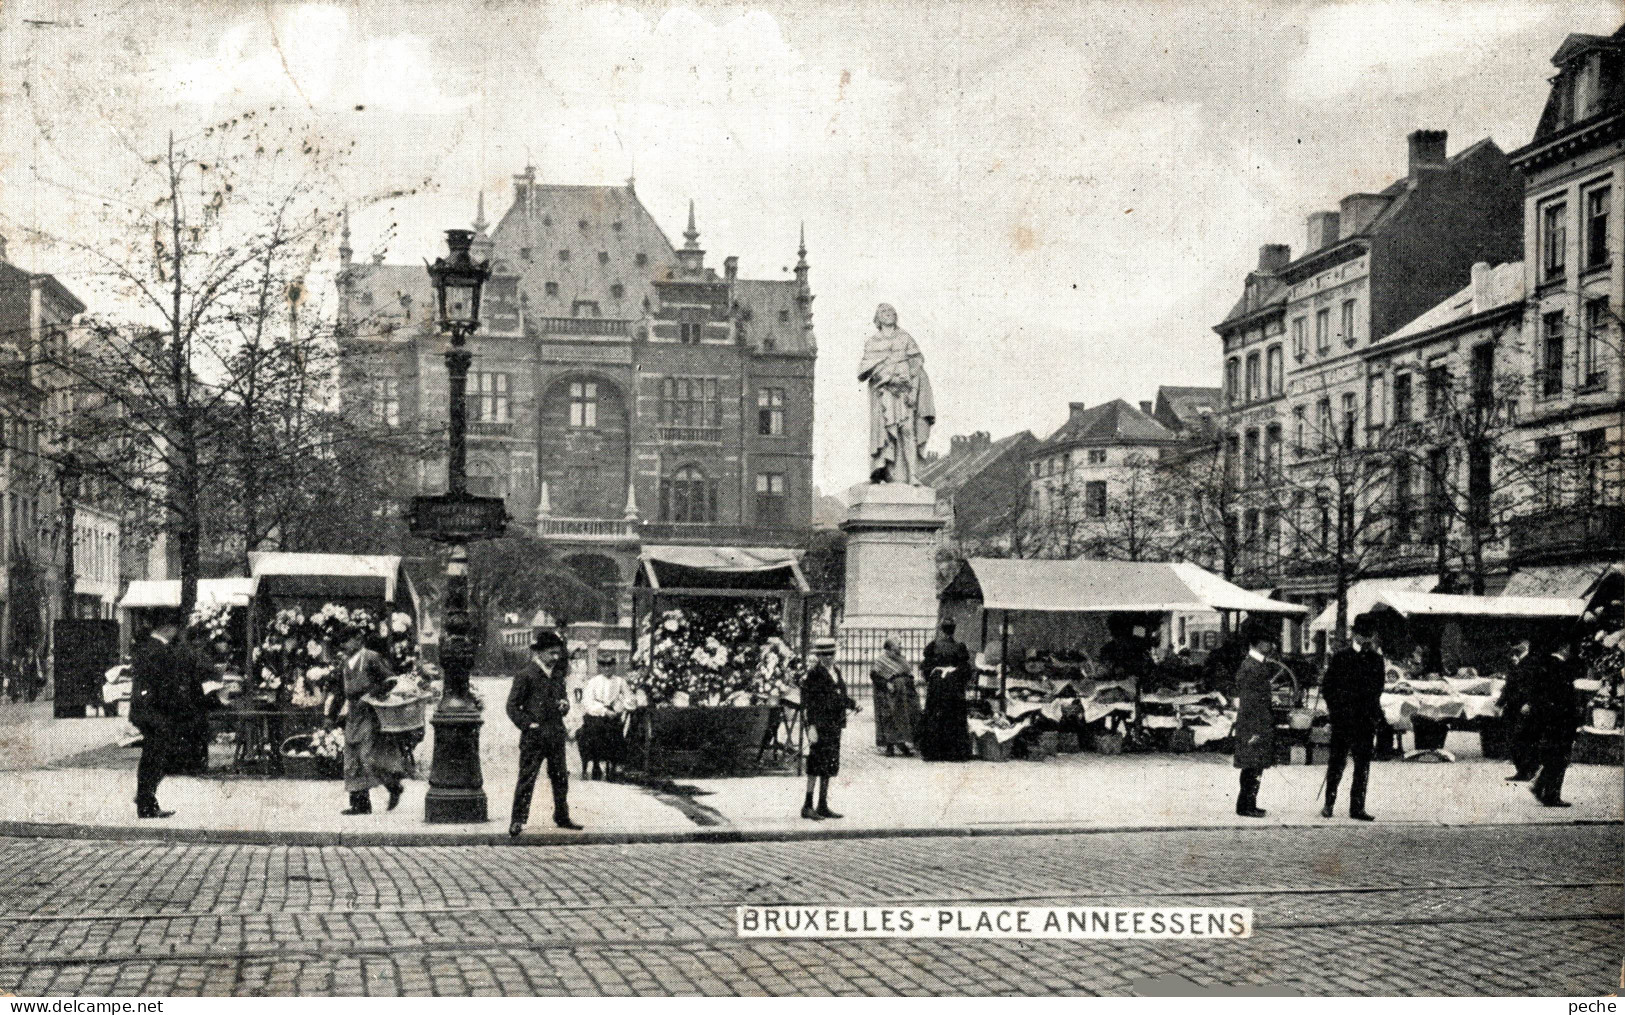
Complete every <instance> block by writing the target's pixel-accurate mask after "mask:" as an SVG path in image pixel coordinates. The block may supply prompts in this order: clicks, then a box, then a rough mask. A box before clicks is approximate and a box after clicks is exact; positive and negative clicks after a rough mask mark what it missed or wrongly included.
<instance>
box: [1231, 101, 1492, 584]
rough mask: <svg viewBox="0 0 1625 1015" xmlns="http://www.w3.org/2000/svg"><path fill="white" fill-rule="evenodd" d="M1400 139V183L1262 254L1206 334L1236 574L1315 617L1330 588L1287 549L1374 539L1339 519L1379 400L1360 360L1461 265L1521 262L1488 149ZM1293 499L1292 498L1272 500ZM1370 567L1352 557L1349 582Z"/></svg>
mask: <svg viewBox="0 0 1625 1015" xmlns="http://www.w3.org/2000/svg"><path fill="white" fill-rule="evenodd" d="M1407 140H1408V153H1409V160H1408V167H1407V173H1406V175H1405V176H1404V177H1403V178H1401V179H1399V180H1397V181H1396V182H1395V183H1393V184H1392V185H1390V186H1389V187H1387V188H1385V189H1383V190H1382V191H1380V192H1377V193H1360V194H1350V195H1348V196H1346V197H1344V198H1343V199H1342V201H1341V202H1340V203H1339V206H1338V209H1337V210H1336V211H1318V212H1315V213H1313V214H1311V215H1309V216H1308V219H1307V222H1306V227H1307V228H1306V232H1307V241H1308V245H1307V249H1306V251H1305V252H1304V253H1302V254H1300V255H1299V256H1298V257H1296V258H1293V257H1292V255H1291V249H1290V248H1289V247H1288V246H1286V245H1280V244H1269V245H1266V246H1264V247H1263V248H1262V249H1261V252H1260V256H1259V261H1258V266H1257V268H1256V269H1255V270H1253V271H1252V272H1250V273H1249V274H1248V276H1247V279H1246V281H1245V284H1244V291H1243V295H1242V298H1241V299H1240V300H1239V301H1238V302H1237V303H1236V305H1235V306H1234V307H1233V308H1232V310H1231V311H1230V313H1229V314H1228V315H1227V316H1226V318H1225V319H1224V320H1223V321H1222V322H1220V323H1219V324H1218V325H1217V326H1216V327H1215V329H1214V330H1215V331H1216V332H1217V333H1218V334H1219V335H1220V337H1221V340H1222V343H1223V350H1224V365H1223V379H1224V389H1223V390H1224V395H1223V402H1224V412H1223V417H1222V422H1221V428H1222V431H1223V437H1222V441H1223V450H1224V456H1225V466H1224V484H1223V486H1224V489H1223V491H1222V493H1221V495H1220V496H1221V499H1222V500H1224V501H1225V503H1226V512H1227V518H1226V522H1225V524H1226V527H1227V530H1228V532H1229V533H1230V535H1229V536H1228V538H1227V542H1230V543H1232V544H1233V545H1234V547H1235V556H1236V557H1237V559H1238V562H1239V563H1238V566H1237V567H1236V568H1235V573H1236V577H1237V579H1238V580H1239V581H1240V582H1241V583H1242V584H1243V585H1246V586H1248V587H1252V588H1263V587H1272V588H1280V589H1281V590H1282V593H1283V595H1284V596H1285V597H1286V598H1288V599H1290V600H1292V601H1296V602H1303V603H1307V604H1309V605H1310V606H1311V607H1312V608H1313V609H1314V610H1319V609H1321V608H1323V607H1324V606H1325V604H1326V602H1327V601H1328V599H1329V598H1331V597H1333V596H1334V595H1335V587H1336V585H1337V579H1336V578H1335V577H1333V576H1330V575H1328V574H1327V573H1326V572H1325V568H1324V567H1321V566H1318V564H1317V563H1316V561H1315V560H1314V557H1315V555H1313V554H1311V555H1308V556H1307V557H1306V555H1305V554H1303V553H1301V552H1300V551H1301V549H1302V546H1303V543H1304V540H1305V539H1309V540H1314V539H1316V538H1318V539H1320V541H1321V543H1322V545H1321V547H1320V549H1321V550H1322V551H1323V552H1322V554H1321V556H1325V554H1326V552H1335V551H1326V550H1325V548H1326V546H1329V545H1331V544H1334V543H1336V542H1338V541H1339V540H1340V539H1343V538H1345V537H1347V539H1348V541H1349V542H1350V543H1353V542H1357V541H1358V540H1359V538H1361V532H1360V531H1358V530H1364V529H1369V528H1374V527H1375V526H1371V525H1362V524H1360V523H1359V522H1358V521H1357V520H1354V519H1351V517H1350V513H1351V512H1353V511H1355V508H1354V507H1353V505H1354V503H1355V502H1361V503H1364V502H1369V501H1372V499H1373V498H1374V497H1375V496H1376V495H1375V494H1374V492H1373V490H1374V488H1375V485H1376V484H1374V483H1372V482H1368V481H1367V479H1366V478H1365V476H1366V473H1367V466H1366V464H1365V463H1364V462H1363V461H1356V459H1358V458H1360V457H1361V454H1362V451H1361V450H1360V449H1363V448H1365V447H1366V446H1367V441H1368V438H1369V436H1370V432H1372V431H1373V428H1372V427H1369V426H1368V424H1369V423H1371V422H1373V420H1372V419H1371V417H1369V416H1368V414H1367V406H1368V404H1373V399H1375V400H1376V401H1377V402H1381V401H1382V400H1383V398H1384V394H1385V389H1384V385H1385V384H1386V381H1385V380H1384V379H1383V378H1381V377H1380V376H1377V375H1373V374H1372V373H1371V368H1370V366H1369V363H1368V353H1369V352H1370V350H1372V349H1373V348H1375V347H1377V346H1379V345H1380V344H1381V343H1382V342H1383V341H1384V340H1385V339H1386V338H1387V337H1388V336H1389V335H1391V334H1392V333H1393V332H1395V331H1396V330H1397V329H1399V328H1400V327H1401V326H1403V325H1405V324H1406V323H1408V322H1409V321H1411V320H1413V319H1415V318H1416V317H1418V316H1419V315H1421V314H1422V313H1423V312H1425V311H1427V310H1429V309H1430V308H1432V307H1434V306H1435V305H1437V304H1438V303H1439V302H1441V301H1442V300H1444V299H1445V298H1447V297H1449V296H1451V295H1452V294H1454V293H1456V292H1457V291H1458V290H1460V289H1461V288H1462V287H1463V286H1464V285H1466V284H1467V282H1468V281H1469V276H1470V275H1471V272H1472V267H1473V265H1474V264H1475V263H1478V262H1487V263H1490V264H1496V263H1502V262H1507V261H1514V260H1516V259H1517V258H1518V257H1519V256H1520V255H1521V251H1522V219H1523V215H1522V212H1521V187H1520V183H1519V179H1518V176H1517V174H1516V172H1515V171H1514V170H1513V169H1512V168H1511V166H1510V164H1509V162H1508V160H1507V157H1506V155H1505V154H1504V153H1503V152H1501V150H1500V149H1499V148H1497V147H1496V146H1495V144H1494V143H1493V142H1492V141H1490V140H1488V139H1484V140H1481V141H1479V142H1477V143H1475V144H1473V145H1471V146H1469V147H1467V148H1466V149H1464V150H1462V151H1461V152H1458V153H1457V154H1456V155H1454V156H1449V155H1447V152H1446V135H1445V133H1444V132H1443V131H1427V130H1419V131H1415V132H1413V133H1412V134H1410V135H1409V137H1408V139H1407ZM1394 397H1395V398H1400V397H1401V393H1399V392H1395V393H1394ZM1340 470H1347V471H1348V472H1349V473H1350V476H1349V477H1348V480H1347V482H1344V483H1339V484H1335V485H1338V486H1341V487H1345V488H1346V499H1347V501H1348V503H1338V504H1333V505H1328V504H1327V503H1325V495H1324V494H1323V493H1320V492H1319V491H1320V490H1321V489H1323V488H1324V486H1325V483H1324V482H1323V480H1324V479H1325V478H1326V477H1327V476H1328V475H1330V474H1332V473H1335V472H1338V471H1340ZM1355 473H1358V474H1359V476H1358V477H1356V476H1355V475H1354V474H1355ZM1356 486H1358V487H1359V489H1355V487H1356ZM1291 487H1300V488H1301V489H1299V490H1298V491H1297V495H1295V496H1283V491H1284V490H1286V489H1288V488H1291ZM1317 519H1318V524H1317ZM1373 566H1374V565H1373V562H1372V561H1371V560H1369V559H1364V560H1361V561H1360V562H1359V564H1358V567H1357V568H1356V569H1357V570H1366V569H1369V568H1371V567H1373ZM1393 566H1394V567H1398V568H1402V569H1403V568H1405V567H1407V566H1409V565H1408V564H1407V563H1406V562H1405V561H1403V560H1399V561H1394V562H1393Z"/></svg>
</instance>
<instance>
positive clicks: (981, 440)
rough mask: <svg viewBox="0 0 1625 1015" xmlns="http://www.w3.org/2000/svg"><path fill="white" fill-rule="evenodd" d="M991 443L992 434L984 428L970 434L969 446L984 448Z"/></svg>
mask: <svg viewBox="0 0 1625 1015" xmlns="http://www.w3.org/2000/svg"><path fill="white" fill-rule="evenodd" d="M992 443H993V435H992V434H990V433H988V432H987V431H986V430H978V431H976V432H975V433H973V434H971V435H970V446H971V447H973V448H985V447H988V446H990V445H991V444H992Z"/></svg>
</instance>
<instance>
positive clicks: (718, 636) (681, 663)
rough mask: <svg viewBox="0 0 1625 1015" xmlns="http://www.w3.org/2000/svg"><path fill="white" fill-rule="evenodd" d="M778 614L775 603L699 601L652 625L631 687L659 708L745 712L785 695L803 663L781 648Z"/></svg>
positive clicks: (642, 639) (653, 620)
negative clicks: (719, 707) (683, 704)
mask: <svg viewBox="0 0 1625 1015" xmlns="http://www.w3.org/2000/svg"><path fill="white" fill-rule="evenodd" d="M778 610H779V603H778V601H777V600H764V601H762V602H761V603H748V602H747V603H739V602H723V603H721V604H720V605H718V604H716V603H715V602H714V601H711V600H705V599H700V600H696V601H695V604H694V605H691V606H688V607H685V608H683V609H673V610H667V611H666V612H665V613H662V614H660V615H659V616H658V617H651V618H650V628H649V630H648V631H646V632H644V634H643V635H642V636H641V637H640V638H639V645H638V650H637V652H636V653H635V654H634V656H633V665H634V671H633V673H632V675H631V679H630V680H629V683H630V684H631V686H632V688H633V690H635V691H637V692H641V694H642V695H643V697H645V698H646V699H647V700H648V701H649V702H650V703H651V704H655V705H660V704H669V703H674V702H678V701H683V700H686V701H689V702H693V703H696V704H698V703H719V704H720V703H730V704H735V703H739V704H745V703H750V702H753V701H756V700H760V699H763V698H765V697H768V696H769V695H771V694H774V693H782V687H783V686H784V685H785V684H786V682H787V681H796V680H797V679H798V677H797V671H796V668H797V667H799V665H800V661H799V660H794V653H793V652H791V650H790V648H789V646H788V645H786V644H785V643H784V641H783V638H782V635H783V630H782V628H781V627H780V625H779V617H778ZM792 660H794V661H793V662H792Z"/></svg>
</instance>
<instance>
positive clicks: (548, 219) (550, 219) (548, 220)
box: [542, 215, 553, 226]
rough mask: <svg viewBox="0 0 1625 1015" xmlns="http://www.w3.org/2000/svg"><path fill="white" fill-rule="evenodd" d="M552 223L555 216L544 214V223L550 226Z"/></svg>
mask: <svg viewBox="0 0 1625 1015" xmlns="http://www.w3.org/2000/svg"><path fill="white" fill-rule="evenodd" d="M552 224H553V216H551V215H543V216H542V225H544V226H550V225H552Z"/></svg>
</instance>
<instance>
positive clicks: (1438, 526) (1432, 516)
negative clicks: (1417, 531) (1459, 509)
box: [1422, 448, 1450, 543]
mask: <svg viewBox="0 0 1625 1015" xmlns="http://www.w3.org/2000/svg"><path fill="white" fill-rule="evenodd" d="M1449 469H1450V460H1449V457H1448V453H1447V452H1446V451H1445V449H1443V448H1434V449H1433V450H1432V451H1429V452H1428V471H1427V484H1428V489H1427V504H1426V507H1425V510H1426V512H1427V514H1426V516H1425V518H1424V521H1423V524H1424V525H1426V526H1427V528H1426V531H1425V533H1424V535H1423V537H1422V538H1423V539H1424V540H1425V541H1426V542H1429V543H1436V542H1438V541H1439V540H1441V539H1443V538H1444V533H1445V508H1446V505H1447V503H1448V501H1447V500H1446V498H1447V497H1448V496H1449V486H1448V480H1449V478H1450V477H1449Z"/></svg>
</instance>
